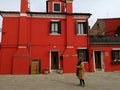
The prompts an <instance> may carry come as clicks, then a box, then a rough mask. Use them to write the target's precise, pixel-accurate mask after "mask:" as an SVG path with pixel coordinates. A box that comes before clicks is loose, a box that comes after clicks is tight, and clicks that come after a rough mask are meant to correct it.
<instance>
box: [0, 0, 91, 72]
mask: <svg viewBox="0 0 120 90" xmlns="http://www.w3.org/2000/svg"><path fill="white" fill-rule="evenodd" d="M72 3H73V0H48V1H47V3H46V4H47V5H46V6H47V10H46V11H47V12H45V13H43V12H30V11H29V9H28V1H27V0H21V11H20V12H1V15H2V16H3V25H2V27H3V28H2V43H1V51H0V74H38V73H43V71H44V69H45V68H48V70H49V72H52V71H53V70H58V69H60V68H63V70H64V73H75V72H76V64H77V62H78V58H82V59H83V60H84V62H85V63H84V64H85V70H86V71H92V70H90V69H91V68H90V63H89V55H88V34H87V32H88V18H89V17H90V15H91V14H89V13H72Z"/></svg>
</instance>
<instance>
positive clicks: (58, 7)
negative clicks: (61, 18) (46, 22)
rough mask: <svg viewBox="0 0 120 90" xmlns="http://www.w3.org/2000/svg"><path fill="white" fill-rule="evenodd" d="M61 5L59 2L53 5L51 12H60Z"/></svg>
mask: <svg viewBox="0 0 120 90" xmlns="http://www.w3.org/2000/svg"><path fill="white" fill-rule="evenodd" d="M60 7H61V4H60V3H59V2H54V3H53V12H61V8H60Z"/></svg>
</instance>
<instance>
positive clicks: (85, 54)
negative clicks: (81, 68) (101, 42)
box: [78, 49, 89, 62]
mask: <svg viewBox="0 0 120 90" xmlns="http://www.w3.org/2000/svg"><path fill="white" fill-rule="evenodd" d="M78 58H79V59H82V60H83V61H84V62H88V61H89V57H88V49H78Z"/></svg>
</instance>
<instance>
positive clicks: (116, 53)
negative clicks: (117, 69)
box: [112, 50, 120, 61]
mask: <svg viewBox="0 0 120 90" xmlns="http://www.w3.org/2000/svg"><path fill="white" fill-rule="evenodd" d="M112 60H113V61H119V60H120V50H112Z"/></svg>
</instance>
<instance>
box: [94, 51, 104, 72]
mask: <svg viewBox="0 0 120 90" xmlns="http://www.w3.org/2000/svg"><path fill="white" fill-rule="evenodd" d="M94 59H95V71H102V70H103V52H102V51H94Z"/></svg>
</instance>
